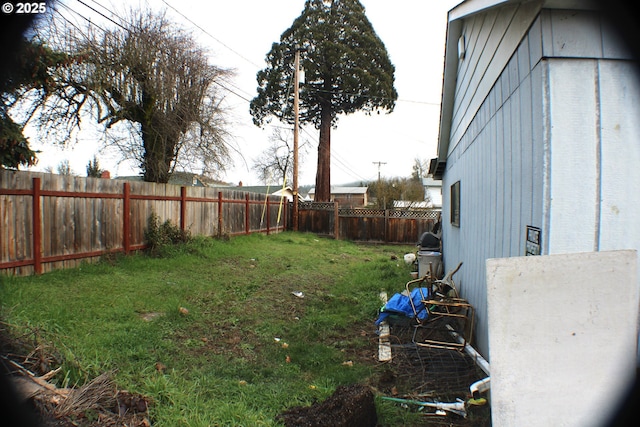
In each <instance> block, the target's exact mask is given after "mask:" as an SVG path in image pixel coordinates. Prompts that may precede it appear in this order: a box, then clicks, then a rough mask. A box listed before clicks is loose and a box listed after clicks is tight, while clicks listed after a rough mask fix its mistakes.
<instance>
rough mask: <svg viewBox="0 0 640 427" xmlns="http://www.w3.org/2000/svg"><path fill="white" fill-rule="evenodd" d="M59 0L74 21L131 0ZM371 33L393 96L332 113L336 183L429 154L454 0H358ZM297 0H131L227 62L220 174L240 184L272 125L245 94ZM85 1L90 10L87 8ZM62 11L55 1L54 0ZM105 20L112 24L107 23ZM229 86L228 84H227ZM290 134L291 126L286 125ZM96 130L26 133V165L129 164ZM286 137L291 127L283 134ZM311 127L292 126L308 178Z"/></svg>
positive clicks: (122, 171) (115, 12)
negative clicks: (381, 107)
mask: <svg viewBox="0 0 640 427" xmlns="http://www.w3.org/2000/svg"><path fill="white" fill-rule="evenodd" d="M110 1H111V5H110V6H108V7H107V8H105V7H103V5H107V4H108V3H109V1H106V2H105V1H95V0H64V3H65V4H66V5H67V6H68V7H67V8H66V12H65V13H66V14H67V16H68V17H69V18H70V19H74V20H75V22H77V24H78V25H82V26H84V25H86V24H87V21H86V20H85V18H89V19H91V20H92V22H96V23H97V22H100V25H109V24H110V23H109V22H108V21H107V22H105V19H104V17H101V16H100V15H99V14H98V13H96V12H100V13H101V14H104V15H105V16H108V17H109V18H110V19H112V20H114V21H118V20H119V19H120V18H119V17H120V16H124V15H125V14H126V10H128V8H129V7H131V6H135V5H136V0H133V1H126V0H110ZM360 1H361V3H362V4H363V5H364V7H365V9H366V14H367V17H368V19H369V21H371V23H372V25H373V27H374V29H375V31H376V33H377V34H378V36H379V37H380V38H381V39H382V41H383V42H384V44H385V46H386V48H387V51H388V53H389V56H390V58H391V62H392V63H393V64H394V65H395V67H396V74H395V78H396V82H395V86H396V90H397V91H398V101H397V103H396V108H395V110H394V112H393V113H391V114H380V115H373V116H366V115H364V114H354V115H349V116H340V118H339V122H338V127H337V129H334V130H333V131H332V135H331V184H332V185H340V184H345V183H351V182H358V181H368V180H372V179H376V178H377V176H378V172H380V174H381V175H382V176H383V177H387V178H390V177H396V176H409V175H410V174H411V170H412V166H413V164H414V159H415V158H420V159H431V158H433V157H435V156H436V145H437V138H438V123H439V116H440V98H441V90H442V73H443V63H444V42H445V34H446V24H447V12H448V11H449V10H450V9H451V8H453V7H454V6H455V5H457V4H459V3H460V0H395V1H389V0H360ZM304 3H305V1H304V0H271V1H268V0H232V1H220V0H179V1H178V0H139V4H140V5H141V6H142V7H150V8H152V9H154V10H162V9H165V10H166V11H167V13H168V15H169V16H170V17H171V18H172V20H174V21H175V22H177V23H179V24H180V25H182V26H183V27H184V28H186V29H188V30H190V31H192V32H193V34H194V36H195V37H196V38H197V40H198V41H199V42H200V44H202V45H203V46H204V47H205V48H207V49H208V50H209V51H210V52H211V63H212V64H214V65H217V66H221V67H225V68H230V69H233V70H234V71H235V77H234V78H233V80H232V83H231V84H232V85H228V86H227V87H228V89H230V91H229V92H226V94H225V105H226V106H227V107H228V109H229V111H230V113H231V118H232V121H233V122H234V125H233V127H232V128H231V129H230V131H231V133H232V134H233V135H234V137H235V140H234V142H233V144H234V146H235V147H236V148H237V149H238V150H239V151H240V153H241V155H240V154H238V155H235V156H234V160H235V165H234V166H233V167H230V168H229V170H228V171H227V172H226V173H225V174H223V176H222V177H221V178H222V179H223V180H225V181H228V182H231V183H237V182H239V181H242V182H243V183H244V184H245V185H260V184H262V183H261V182H259V181H258V179H257V176H256V175H255V173H254V172H253V171H252V170H251V165H252V164H253V160H254V159H255V158H256V157H257V156H258V155H259V154H260V153H261V152H262V150H264V149H265V148H266V147H267V146H268V144H269V136H270V135H271V132H272V129H271V128H269V127H267V128H265V129H259V128H257V127H256V126H254V125H253V124H252V121H251V115H250V114H249V101H250V100H251V99H252V98H253V97H254V96H255V95H256V87H257V82H256V78H255V77H256V73H257V72H258V71H259V70H260V69H262V68H264V67H265V62H264V58H265V56H266V54H267V52H268V51H269V50H270V48H271V44H272V43H274V42H278V41H279V40H280V35H281V34H282V33H283V32H284V31H285V30H286V29H288V28H289V27H290V26H291V24H292V23H293V20H294V19H295V18H297V17H298V16H299V15H300V13H301V12H302V10H303V8H304ZM92 9H94V10H92ZM60 10H61V11H62V10H63V8H60ZM111 25H113V24H111ZM231 91H232V92H234V93H232V92H231ZM289 133H290V134H291V135H292V133H291V132H289ZM98 138H99V135H97V134H95V132H91V131H89V129H88V126H87V130H85V131H84V132H82V133H81V134H80V135H79V137H78V142H77V143H76V144H74V145H72V146H70V147H69V148H66V149H64V150H61V149H57V148H54V147H51V146H50V145H45V144H40V143H39V141H38V140H37V138H36V137H35V136H32V137H31V141H32V146H33V148H36V149H39V150H42V151H43V153H42V154H41V155H40V156H39V158H40V160H39V163H38V165H37V167H35V168H34V170H43V169H44V168H46V167H52V168H53V169H54V170H55V169H56V167H57V165H58V164H59V163H60V161H62V160H64V159H68V160H69V162H70V164H71V168H72V169H73V171H74V172H75V173H77V174H78V175H82V176H84V175H85V174H86V165H87V163H88V162H89V161H90V160H91V159H92V158H93V156H94V155H96V156H97V157H98V159H99V161H100V166H101V167H102V168H105V169H109V170H110V171H111V174H112V177H114V176H118V175H120V176H122V175H131V174H138V173H139V170H137V169H136V168H135V165H134V164H132V163H131V162H124V163H122V162H118V160H119V159H120V157H119V155H118V154H114V153H109V152H104V151H102V152H101V151H99V144H97V143H96V142H95V140H96V139H98ZM291 139H292V136H291ZM317 140H318V132H317V131H316V130H315V129H314V128H313V127H311V126H306V127H304V129H303V132H302V133H301V134H300V143H301V147H302V148H303V149H305V150H306V151H307V154H306V155H305V157H304V162H303V163H302V164H301V165H300V177H299V184H300V185H306V184H314V182H315V173H316V160H317V156H316V154H317V147H318V143H317Z"/></svg>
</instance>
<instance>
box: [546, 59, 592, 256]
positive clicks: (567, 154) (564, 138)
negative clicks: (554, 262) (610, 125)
mask: <svg viewBox="0 0 640 427" xmlns="http://www.w3.org/2000/svg"><path fill="white" fill-rule="evenodd" d="M549 64H550V65H549V90H550V93H549V104H550V126H551V129H550V141H551V183H550V184H551V188H550V193H551V210H550V223H549V233H550V235H551V236H552V237H551V239H550V241H549V253H551V254H554V253H566V252H589V251H593V250H595V248H594V237H595V232H596V230H595V227H596V220H597V219H596V201H597V192H596V188H597V187H596V186H597V184H598V182H597V171H598V169H597V159H596V153H597V151H596V150H597V148H598V138H599V134H598V129H597V121H596V118H597V115H598V111H597V110H596V65H597V62H596V61H595V60H570V61H565V60H550V62H549ZM576 212H579V215H576Z"/></svg>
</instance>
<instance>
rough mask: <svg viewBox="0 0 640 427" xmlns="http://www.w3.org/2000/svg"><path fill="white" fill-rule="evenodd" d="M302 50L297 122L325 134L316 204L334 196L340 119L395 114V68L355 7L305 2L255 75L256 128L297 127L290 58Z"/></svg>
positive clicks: (353, 1) (335, 0) (328, 0)
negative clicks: (334, 136) (335, 132)
mask: <svg viewBox="0 0 640 427" xmlns="http://www.w3.org/2000/svg"><path fill="white" fill-rule="evenodd" d="M296 49H304V54H303V55H302V60H301V63H302V68H303V69H304V70H305V80H306V82H305V84H304V85H303V87H302V88H301V91H300V122H301V123H311V124H313V125H314V126H315V127H316V128H318V129H319V130H320V140H319V142H318V169H317V173H316V196H315V197H316V200H318V201H329V200H330V196H331V187H330V183H331V169H330V164H331V162H330V160H331V128H332V127H335V126H336V125H337V121H338V115H339V114H350V113H354V112H356V111H364V112H365V113H368V114H371V113H372V112H374V111H380V110H386V111H388V112H391V111H393V108H394V106H395V101H396V99H397V97H398V94H397V92H396V90H395V88H394V85H393V84H394V73H395V67H394V66H393V64H392V63H391V61H390V59H389V56H388V54H387V51H386V48H385V46H384V43H383V42H382V40H380V38H379V37H378V36H377V34H376V33H375V31H374V29H373V26H372V25H371V23H370V22H369V20H368V19H367V17H366V15H365V9H364V7H363V6H362V4H361V3H360V2H359V1H358V0H307V1H306V3H305V7H304V10H303V11H302V14H301V15H300V16H299V17H298V18H296V19H295V20H294V22H293V25H292V26H291V27H290V28H289V29H288V30H286V31H285V32H284V33H283V34H282V36H281V37H280V42H279V43H274V44H273V45H272V47H271V51H270V52H269V53H268V54H267V58H266V60H267V67H266V68H265V69H264V70H261V71H259V72H258V75H257V80H258V95H257V96H256V97H255V98H254V99H253V100H252V101H251V106H250V111H251V115H252V116H253V121H254V123H255V124H256V125H258V126H262V125H263V124H265V123H268V121H269V120H270V118H271V117H275V118H277V119H278V120H280V121H284V122H288V123H293V122H294V117H293V91H292V90H291V82H292V81H293V73H294V69H293V68H294V67H292V63H293V53H294V51H295V50H296Z"/></svg>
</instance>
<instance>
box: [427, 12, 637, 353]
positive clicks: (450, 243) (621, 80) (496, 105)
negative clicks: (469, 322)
mask: <svg viewBox="0 0 640 427" xmlns="http://www.w3.org/2000/svg"><path fill="white" fill-rule="evenodd" d="M587 4H588V3H587V2H578V1H571V0H549V1H542V0H534V1H531V0H526V1H521V0H468V1H465V2H463V3H461V4H459V5H458V6H457V7H455V8H453V9H452V10H451V11H449V15H448V28H447V36H446V48H445V49H446V50H445V65H444V80H443V95H442V107H441V108H442V110H441V119H440V136H439V141H438V157H437V158H435V159H433V160H432V161H431V167H430V173H432V174H433V175H434V178H435V179H442V188H443V205H442V218H443V224H442V225H443V240H442V241H443V247H444V248H443V257H444V262H445V270H451V269H453V268H455V267H456V265H457V264H458V263H459V262H463V266H462V268H461V269H460V271H459V272H458V273H456V275H455V277H454V279H455V280H456V282H457V283H459V286H460V289H461V294H462V296H463V297H464V298H465V299H467V300H469V302H470V303H471V304H472V305H473V306H474V308H475V312H476V325H477V328H476V335H475V338H476V344H475V345H476V346H477V348H478V349H479V351H480V352H481V353H482V354H483V355H485V357H486V356H488V319H487V298H486V296H487V286H486V277H485V261H486V260H487V259H488V258H502V257H515V256H523V255H525V254H526V252H529V253H532V254H536V253H539V254H542V255H547V254H549V255H550V254H561V253H572V252H592V251H604V250H613V249H636V250H640V220H639V218H640V191H638V188H640V121H639V120H638V117H640V96H639V93H640V88H639V82H638V76H637V75H636V68H635V67H636V65H637V64H636V63H635V62H633V61H632V59H631V57H630V55H629V54H628V53H627V52H626V51H624V50H623V48H622V47H621V46H620V44H619V43H617V40H616V34H614V33H613V31H612V30H611V28H610V27H609V25H607V23H606V22H604V18H603V17H602V14H600V13H598V12H597V11H592V10H584V9H585V5H587ZM527 231H529V233H527ZM527 236H529V238H530V239H529V240H530V242H529V243H527ZM536 237H537V239H536ZM541 285H542V284H541ZM602 287H603V288H604V289H606V283H603V284H602ZM610 297H615V295H611V296H610ZM567 303H570V301H568V302H567ZM531 310H537V308H536V307H531Z"/></svg>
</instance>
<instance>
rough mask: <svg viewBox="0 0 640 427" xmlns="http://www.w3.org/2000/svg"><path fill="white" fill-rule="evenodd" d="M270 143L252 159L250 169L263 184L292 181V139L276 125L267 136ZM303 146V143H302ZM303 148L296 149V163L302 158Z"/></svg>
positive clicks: (300, 161) (299, 162)
mask: <svg viewBox="0 0 640 427" xmlns="http://www.w3.org/2000/svg"><path fill="white" fill-rule="evenodd" d="M269 142H270V145H269V146H268V147H267V148H266V149H265V150H264V151H263V152H262V153H260V155H259V156H258V157H256V158H254V159H253V166H252V169H253V170H254V171H255V172H256V173H257V174H258V178H259V179H260V181H262V182H263V183H265V184H281V183H283V182H292V181H293V140H292V139H291V138H289V137H288V136H287V133H286V132H283V130H282V128H279V127H276V128H274V129H273V133H272V134H271V136H270V137H269ZM303 146H304V144H303ZM305 153H306V151H305V150H304V149H299V150H298V164H299V165H300V164H301V163H302V162H303V160H304V154H305Z"/></svg>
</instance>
